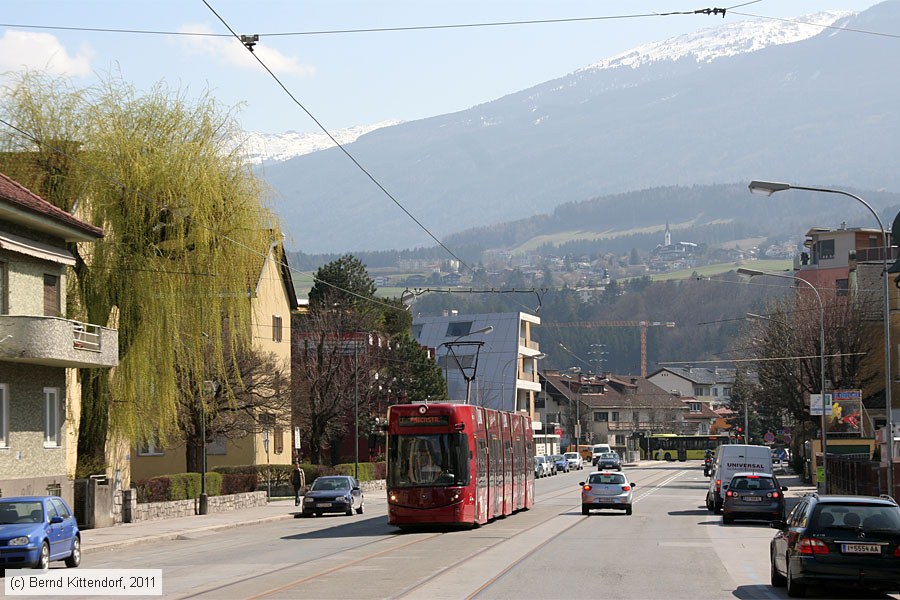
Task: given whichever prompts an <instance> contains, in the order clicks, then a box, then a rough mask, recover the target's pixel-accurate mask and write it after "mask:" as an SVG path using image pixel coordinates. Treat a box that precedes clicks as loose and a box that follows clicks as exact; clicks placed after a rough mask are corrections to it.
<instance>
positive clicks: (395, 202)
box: [203, 0, 473, 271]
mask: <svg viewBox="0 0 900 600" xmlns="http://www.w3.org/2000/svg"><path fill="white" fill-rule="evenodd" d="M203 3H204V4H205V5H206V7H207V8H209V10H210V12H212V13H213V14H214V15H215V16H216V18H217V19H219V21H221V22H222V25H224V26H225V28H226V29H228V31H230V32H231V35H232V36H233V37H234V38H235V39H236V40H238V41H239V42H241V45H242V46H244V47H245V48H247V51H248V52H250V55H251V56H253V58H255V59H256V62H258V63H259V64H260V66H262V68H263V69H265V70H266V72H267V73H268V74H269V75H270V76H271V77H272V79H274V80H275V82H276V83H277V84H278V86H279V87H281V89H282V90H284V93H286V94H287V95H288V97H289V98H290V99H291V100H292V101H293V102H294V104H296V105H297V106H299V107H300V109H301V110H303V112H305V113H306V115H307V116H308V117H309V118H310V119H312V121H313V122H314V123H315V124H316V126H317V127H318V128H319V129H321V130H322V131H323V132H324V133H325V135H327V136H328V137H329V139H331V141H332V142H333V143H334V145H335V146H337V147H338V148H340V150H341V152H343V153H344V155H345V156H346V157H347V158H349V159H350V160H351V161H352V162H353V164H354V165H356V167H357V168H358V169H359V170H360V171H362V172H363V174H365V176H366V177H368V178H369V180H370V181H371V182H372V183H374V184H375V185H376V186H377V187H378V189H380V190H381V191H382V192H383V193H384V194H385V195H386V196H387V197H388V198H390V199H391V201H392V202H393V203H394V204H396V205H397V207H399V208H400V210H402V211H403V212H404V213H406V215H407V216H408V217H409V218H410V219H412V221H413V222H414V223H415V224H416V225H418V226H419V227H420V228H421V229H422V231H424V232H425V233H427V234H428V237H430V238H431V239H433V240H434V241H435V242H437V244H438V245H439V246H440V247H441V248H443V249H444V250H446V251H447V254H449V255H450V256H452V257H453V258H455V259H456V260H458V261H459V263H460V264H461V265H463V266H464V267H466V269H468V270H469V271H472V270H473V269H472V267H470V266H469V265H468V264H466V262H465V261H464V260H463V259H461V258H460V257H458V256H457V255H456V254H455V253H454V252H453V251H452V250H450V248H448V247H447V246H446V245H445V244H444V242H442V241H441V240H439V239H438V238H437V236H435V235H434V234H433V233H431V231H430V230H429V229H428V228H427V227H425V225H424V224H422V222H421V221H419V220H418V219H417V218H416V217H415V216H413V214H412V213H411V212H409V210H407V208H406V207H405V206H403V205H402V204H401V203H400V201H399V200H397V199H396V198H395V197H394V196H393V194H391V193H390V192H389V191H387V188H385V187H384V186H383V185H381V182H379V181H378V180H377V179H375V177H374V176H373V175H372V174H371V173H370V172H369V171H368V170H367V169H366V168H365V167H363V166H362V164H361V163H360V162H359V161H358V160H356V157H354V156H353V155H352V154H350V152H349V151H348V150H347V148H345V147H344V145H343V144H341V143H340V142H338V141H337V139H335V137H334V136H333V135H331V132H330V131H328V129H327V128H326V127H325V126H324V125H322V123H321V122H319V120H318V119H317V118H316V117H315V116H314V115H313V114H312V113H311V112H310V111H309V109H307V108H306V107H305V106H304V105H303V104H302V103H301V102H300V101H299V100H298V99H297V98H296V97H295V96H294V94H293V93H291V91H290V90H289V89H288V88H287V86H286V85H284V83H282V81H281V80H280V79H279V78H278V76H277V75H275V73H274V72H273V71H272V70H271V69H270V68H269V66H268V65H266V63H265V62H263V61H262V59H260V58H259V56H257V55H256V53H255V52H253V46H252V44H249V43H246V42H245V41H244V40H242V38H241V36H240V35H238V34H237V33H236V32H235V31H234V29H232V28H231V26H230V25H229V24H228V23H227V22H226V21H225V19H223V18H222V17H221V16H220V15H219V13H217V12H216V10H215V9H214V8H213V7H212V6H210V4H209V2H207V0H203Z"/></svg>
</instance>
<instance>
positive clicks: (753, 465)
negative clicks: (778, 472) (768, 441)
mask: <svg viewBox="0 0 900 600" xmlns="http://www.w3.org/2000/svg"><path fill="white" fill-rule="evenodd" d="M744 471H753V472H756V473H769V474H771V473H772V450H771V449H770V448H769V447H768V446H750V445H748V444H723V445H721V446H719V448H718V450H717V451H716V461H715V463H714V464H713V476H712V479H710V480H709V491H707V492H706V508H707V509H708V510H710V511H712V512H716V513H718V512H722V503H723V502H724V501H725V492H727V491H728V484H730V483H731V478H732V477H734V474H735V473H741V472H744Z"/></svg>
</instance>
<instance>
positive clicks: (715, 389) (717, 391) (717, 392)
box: [713, 388, 719, 397]
mask: <svg viewBox="0 0 900 600" xmlns="http://www.w3.org/2000/svg"><path fill="white" fill-rule="evenodd" d="M718 395H719V388H713V396H716V397H718Z"/></svg>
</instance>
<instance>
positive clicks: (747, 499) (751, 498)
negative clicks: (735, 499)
mask: <svg viewBox="0 0 900 600" xmlns="http://www.w3.org/2000/svg"><path fill="white" fill-rule="evenodd" d="M741 500H743V501H744V502H762V498H760V497H759V496H741Z"/></svg>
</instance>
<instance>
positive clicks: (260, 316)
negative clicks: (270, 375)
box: [130, 242, 297, 481]
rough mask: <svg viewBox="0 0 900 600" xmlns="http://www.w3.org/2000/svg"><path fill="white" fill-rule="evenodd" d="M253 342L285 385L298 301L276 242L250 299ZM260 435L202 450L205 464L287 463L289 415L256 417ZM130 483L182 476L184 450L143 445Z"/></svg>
mask: <svg viewBox="0 0 900 600" xmlns="http://www.w3.org/2000/svg"><path fill="white" fill-rule="evenodd" d="M250 304H251V311H252V328H253V332H252V333H253V339H254V343H255V346H256V348H257V350H260V351H262V352H267V353H272V354H275V355H276V356H277V357H278V360H279V362H280V363H281V366H282V369H283V371H284V373H285V375H286V377H287V379H288V381H290V369H291V331H290V328H291V313H292V311H295V310H296V309H297V296H296V293H295V291H294V284H293V281H292V279H291V273H290V269H289V267H288V264H287V258H286V256H285V252H284V246H283V245H282V244H281V243H280V242H276V243H273V244H272V245H271V247H270V248H269V252H268V254H267V256H266V258H265V261H264V263H263V265H262V269H261V272H260V276H259V280H258V281H257V284H256V289H255V291H254V293H253V295H252V296H251V299H250ZM260 422H261V424H262V425H263V426H264V427H263V430H262V432H260V433H255V434H252V435H248V436H246V437H244V438H241V439H237V440H217V441H213V442H210V443H208V444H207V448H206V456H207V459H206V464H207V469H208V470H212V469H213V468H215V467H218V466H231V465H251V464H255V465H265V464H273V465H275V464H280V465H287V464H290V463H291V459H292V456H293V453H292V448H293V444H292V441H293V440H292V435H291V431H290V427H289V424H290V423H291V415H280V416H279V417H278V418H277V419H276V416H275V415H274V414H262V415H260ZM130 457H131V469H130V471H131V473H130V475H131V477H130V480H131V481H140V480H142V479H147V478H150V477H155V476H157V475H165V474H170V473H183V472H185V471H186V469H187V466H186V462H187V461H186V457H185V446H184V444H178V445H176V446H170V447H165V448H160V447H157V445H155V444H153V443H145V444H143V445H142V446H140V447H134V448H131V450H130Z"/></svg>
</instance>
